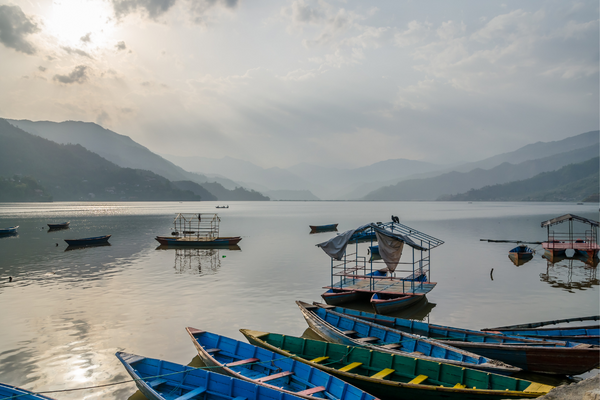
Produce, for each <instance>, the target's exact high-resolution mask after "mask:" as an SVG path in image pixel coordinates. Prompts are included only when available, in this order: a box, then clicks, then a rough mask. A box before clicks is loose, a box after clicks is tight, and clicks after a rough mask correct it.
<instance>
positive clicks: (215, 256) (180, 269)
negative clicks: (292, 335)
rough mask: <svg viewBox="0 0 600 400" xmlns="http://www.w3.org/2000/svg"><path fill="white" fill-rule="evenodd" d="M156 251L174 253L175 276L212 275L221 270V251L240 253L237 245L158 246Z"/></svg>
mask: <svg viewBox="0 0 600 400" xmlns="http://www.w3.org/2000/svg"><path fill="white" fill-rule="evenodd" d="M156 250H171V251H174V252H175V265H174V266H173V269H174V270H175V273H176V274H184V273H188V274H193V275H207V274H214V273H216V272H217V271H218V270H219V269H220V268H221V259H222V258H223V257H225V256H223V257H221V253H220V252H221V251H228V250H230V251H240V250H242V249H241V248H240V246H238V245H232V246H227V247H225V246H215V247H209V248H207V247H204V246H202V247H193V248H191V247H178V246H177V247H173V246H171V247H170V246H167V245H160V246H158V247H157V248H156Z"/></svg>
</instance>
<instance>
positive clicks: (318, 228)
mask: <svg viewBox="0 0 600 400" xmlns="http://www.w3.org/2000/svg"><path fill="white" fill-rule="evenodd" d="M337 226H338V224H328V225H309V227H310V233H316V232H330V231H337Z"/></svg>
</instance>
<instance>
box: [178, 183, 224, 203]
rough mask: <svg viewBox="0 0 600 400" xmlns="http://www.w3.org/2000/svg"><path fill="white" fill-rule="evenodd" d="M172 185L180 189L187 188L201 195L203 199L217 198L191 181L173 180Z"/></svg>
mask: <svg viewBox="0 0 600 400" xmlns="http://www.w3.org/2000/svg"><path fill="white" fill-rule="evenodd" d="M173 185H175V186H176V187H177V188H179V189H181V190H188V191H190V192H192V193H194V194H197V195H198V196H200V197H202V199H203V200H205V201H211V200H212V201H214V200H217V196H215V195H214V194H212V193H211V192H209V191H208V190H206V189H205V188H204V187H203V186H201V185H199V184H197V183H196V182H192V181H174V182H173Z"/></svg>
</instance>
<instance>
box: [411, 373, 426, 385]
mask: <svg viewBox="0 0 600 400" xmlns="http://www.w3.org/2000/svg"><path fill="white" fill-rule="evenodd" d="M427 378H429V377H428V376H427V375H419V376H417V377H416V378H414V379H413V380H412V381H410V382H408V383H411V384H413V385H418V384H420V383H422V382H423V381H425V380H427Z"/></svg>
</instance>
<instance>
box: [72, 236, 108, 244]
mask: <svg viewBox="0 0 600 400" xmlns="http://www.w3.org/2000/svg"><path fill="white" fill-rule="evenodd" d="M110 237H111V235H105V236H96V237H89V238H82V239H65V242H67V244H68V245H69V246H91V245H95V244H104V243H107V242H108V239H110Z"/></svg>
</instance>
